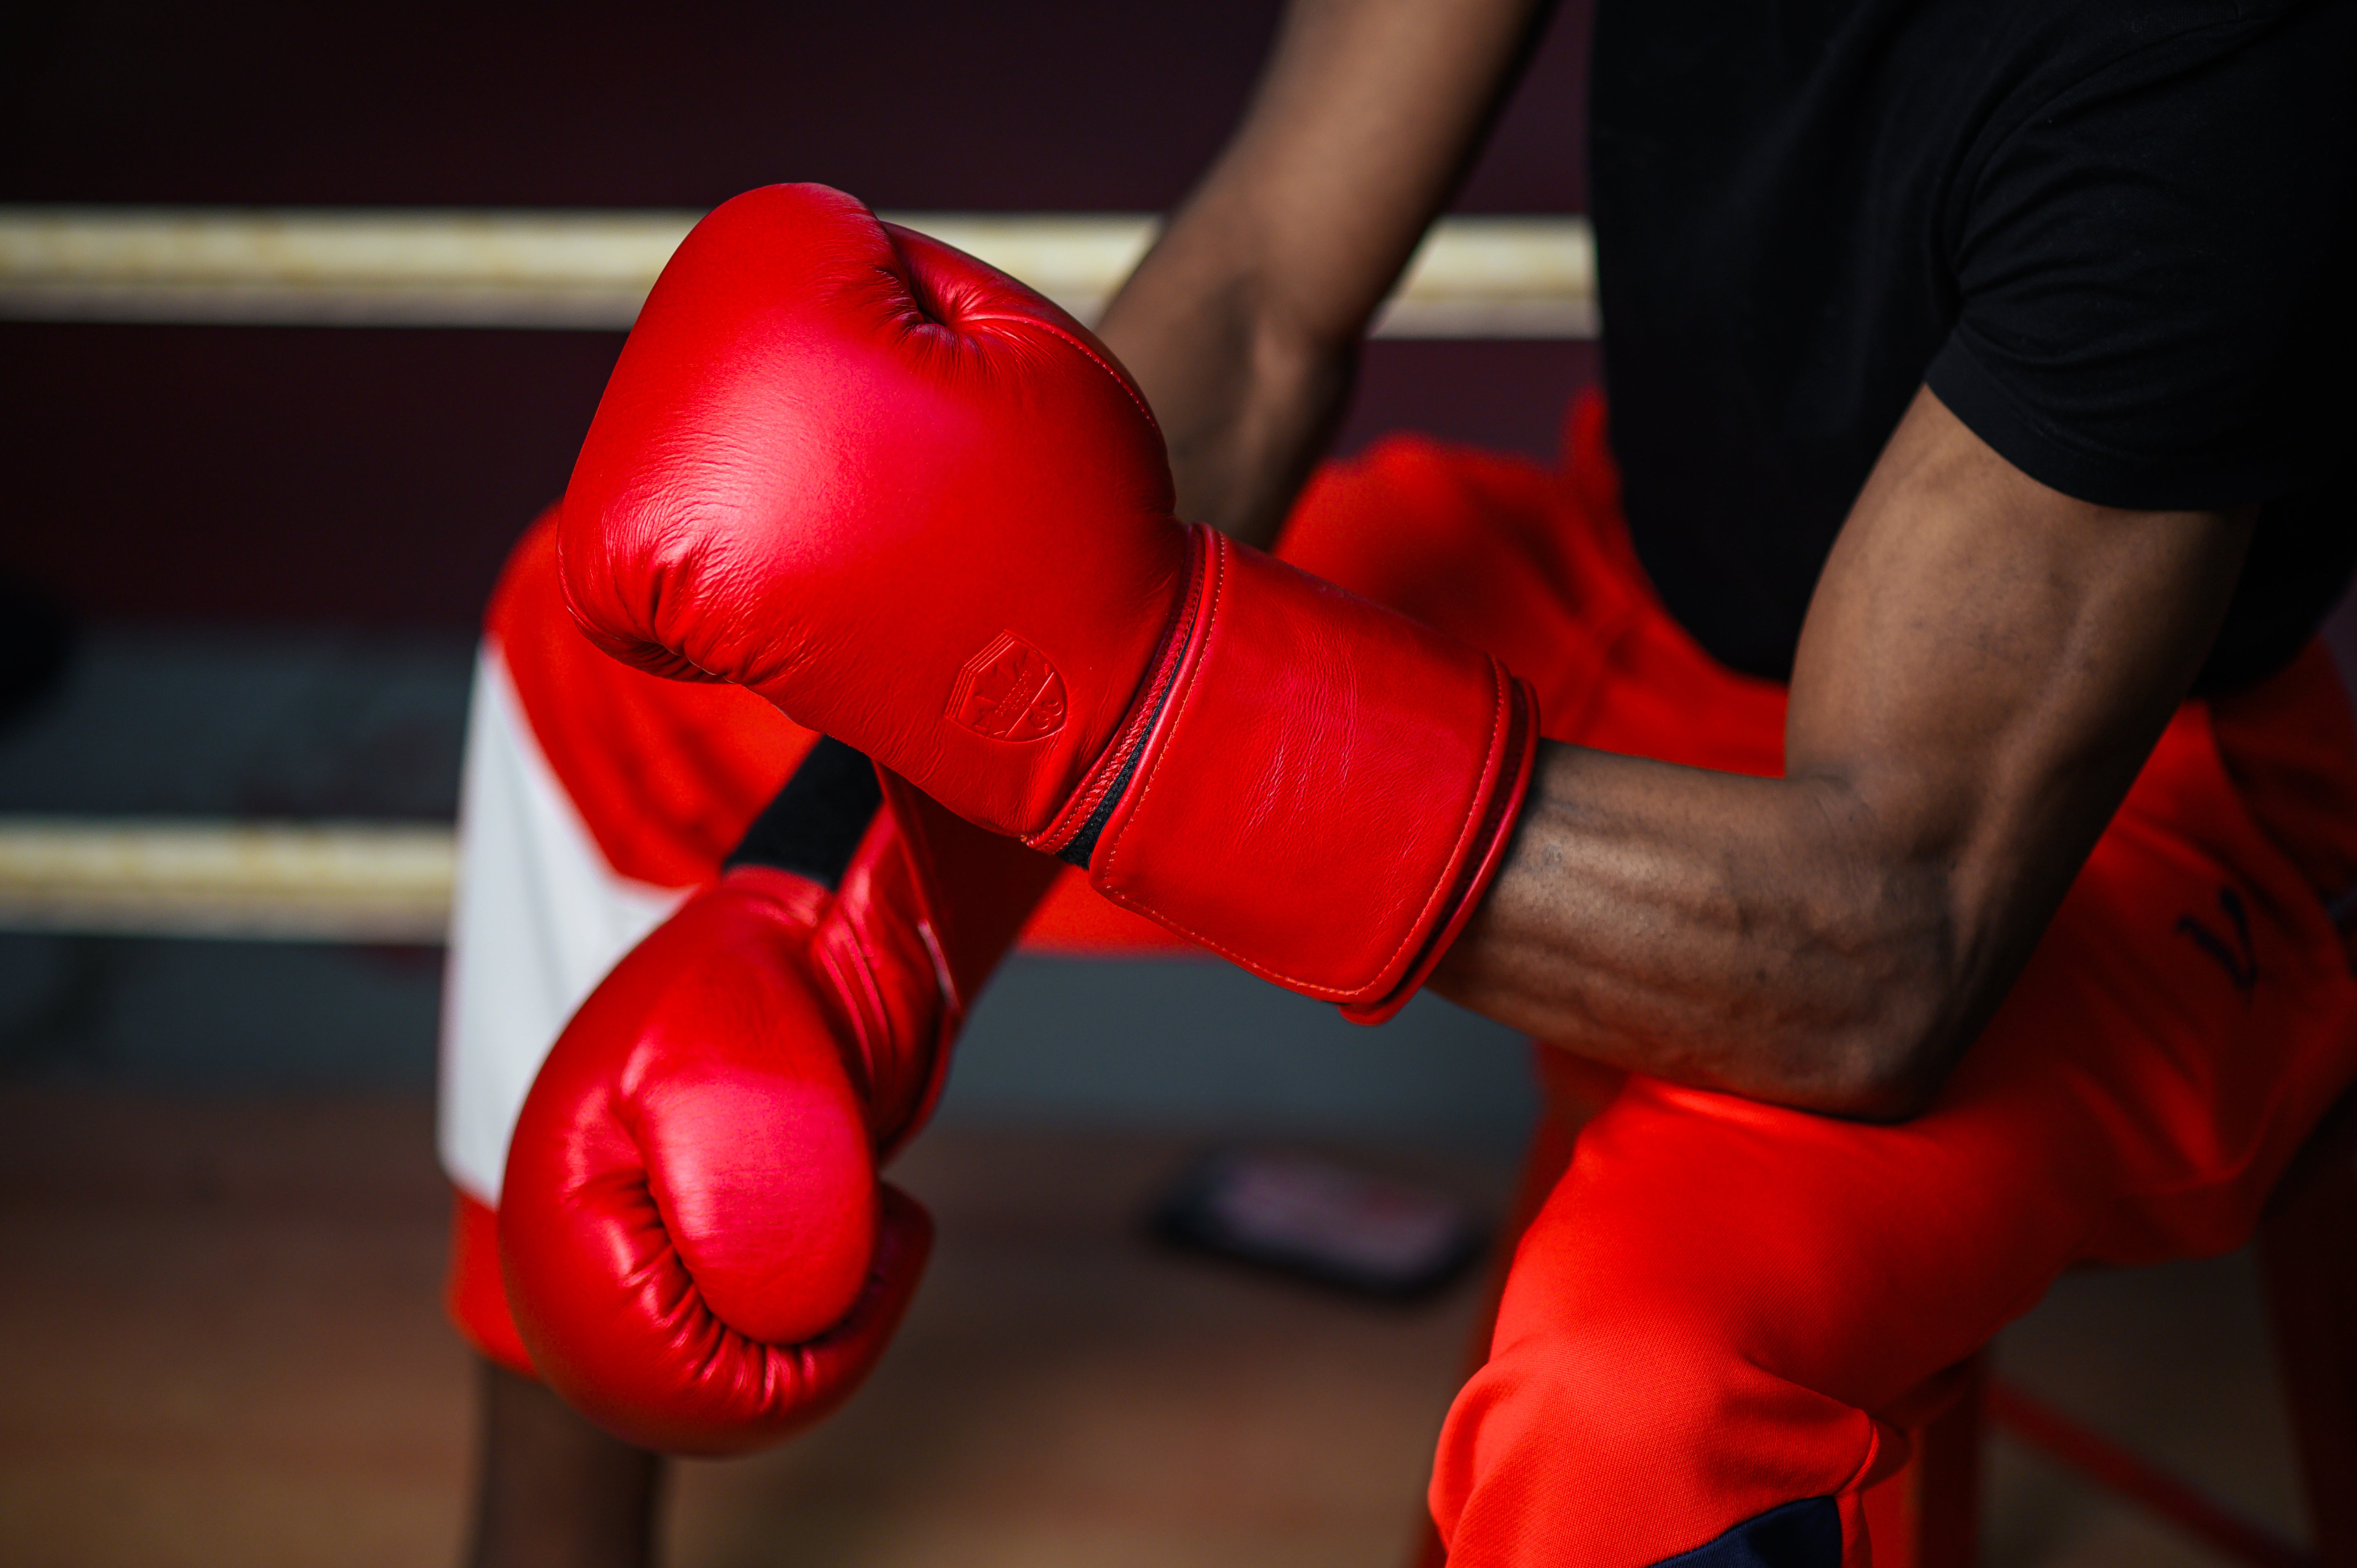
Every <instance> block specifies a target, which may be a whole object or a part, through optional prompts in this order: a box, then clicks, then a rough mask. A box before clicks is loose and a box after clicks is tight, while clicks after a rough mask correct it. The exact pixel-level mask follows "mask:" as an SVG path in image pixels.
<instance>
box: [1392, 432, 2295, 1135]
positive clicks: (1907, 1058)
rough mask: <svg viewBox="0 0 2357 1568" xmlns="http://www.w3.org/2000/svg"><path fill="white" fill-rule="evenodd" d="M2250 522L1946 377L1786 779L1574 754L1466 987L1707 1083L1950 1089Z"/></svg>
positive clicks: (1815, 1102)
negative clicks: (1990, 420)
mask: <svg viewBox="0 0 2357 1568" xmlns="http://www.w3.org/2000/svg"><path fill="white" fill-rule="evenodd" d="M2249 522H2250V518H2249V514H2248V512H2247V510H2245V511H2240V512H2234V513H2225V512H2136V511H2126V510H2115V509H2109V508H2104V507H2100V506H2095V505H2093V504H2091V503H2087V502H2083V501H2078V500H2074V499H2071V498H2069V497H2067V496H2063V495H2061V494H2060V493H2058V492H2056V491H2054V490H2051V489H2047V488H2046V487H2045V486H2043V485H2040V484H2039V483H2038V482H2037V481H2036V480H2034V479H2031V478H2029V476H2027V475H2026V474H2023V473H2021V472H2020V471H2019V470H2018V469H2016V468H2014V467H2011V465H2009V464H2008V463H2007V462H2006V461H2005V459H2003V458H2002V457H2001V456H1998V455H1997V454H1996V453H1995V452H1994V451H1993V450H1991V449H1990V448H1989V447H1988V446H1986V445H1985V444H1984V443H1982V442H1981V441H1980V440H1979V438H1978V437H1977V436H1975V435H1973V433H1972V432H1971V431H1970V430H1968V429H1966V428H1965V427H1964V425H1963V424H1961V423H1960V422H1959V421H1957V420H1956V418H1955V417H1954V416H1953V414H1951V413H1949V412H1948V411H1947V410H1946V409H1945V408H1943V407H1942V406H1941V404H1940V403H1939V401H1938V400H1937V399H1936V398H1934V397H1933V396H1932V394H1931V393H1930V392H1928V391H1926V392H1921V393H1919V394H1918V396H1917V398H1916V401H1915V403H1914V405H1913V406H1912V407H1911V408H1910V410H1909V412H1908V414H1907V416H1906V418H1905V419H1904V420H1903V421H1902V422H1901V423H1900V428H1899V430H1898V431H1897V432H1896V433H1895V434H1894V435H1892V437H1891V441H1890V445H1889V447H1888V448H1887V449H1886V450H1885V452H1884V454H1883V456H1882V458H1881V460H1880V461H1879V462H1878V464H1877V465H1876V467H1875V471H1874V473H1873V475H1872V476H1871V477H1870V478H1868V480H1867V486H1866V489H1865V490H1864V492H1863V493H1862V494H1861V495H1860V497H1859V499H1858V503H1857V507H1856V508H1855V509H1854V510H1853V511H1852V512H1851V515H1850V518H1849V521H1848V522H1847V523H1846V525H1845V527H1844V529H1843V532H1842V535H1841V537H1840V539H1839V540H1838V541H1837V542H1836V543H1835V547H1834V552H1833V555H1832V558H1831V559H1830V560H1829V561H1828V562H1827V564H1826V566H1825V571H1824V576H1823V577H1822V578H1821V579H1820V581H1819V583H1818V586H1817V595H1816V598H1815V599H1814V601H1813V603H1812V605H1811V607H1810V610H1809V621H1808V625H1807V627H1806V628H1805V629H1804V630H1803V634H1802V639H1801V647H1800V650H1799V653H1798V656H1797V658H1796V660H1795V663H1794V669H1793V678H1792V697H1791V703H1790V707H1789V709H1788V712H1787V716H1786V725H1785V735H1784V760H1785V767H1786V777H1785V778H1782V779H1745V778H1736V777H1731V776H1727V775H1723V774H1713V773H1707V772H1704V771H1701V770H1699V769H1695V768H1679V767H1674V766H1672V765H1669V764H1666V763H1657V762H1648V761H1642V760H1639V759H1634V758H1630V757H1616V756H1611V755H1609V754H1605V753H1601V752H1594V751H1586V750H1582V749H1580V748H1577V747H1575V746H1556V747H1553V748H1550V749H1549V750H1547V751H1546V752H1544V753H1543V754H1542V758H1541V771H1540V775H1539V777H1538V778H1537V779H1535V780H1534V784H1533V788H1532V794H1531V797H1530V800H1529V802H1528V803H1527V804H1526V805H1525V806H1524V808H1523V821H1522V822H1521V824H1520V826H1519V832H1518V836H1517V838H1516V841H1515V843H1514V845H1513V847H1512V853H1511V854H1510V855H1509V858H1508V861H1507V865H1505V867H1504V869H1503V870H1502V871H1501V873H1500V875H1499V878H1498V880H1497V882H1496V883H1495V884H1494V885H1493V886H1492V887H1491V890H1490V894H1489V896H1488V898H1487V899H1486V901H1485V902H1484V905H1483V907H1482V908H1481V909H1480V912H1478V913H1477V914H1476V916H1475V917H1474V918H1473V919H1472V920H1471V921H1470V922H1469V924H1468V926H1467V928H1466V929H1465V931H1464V932H1463V934H1462V935H1461V936H1460V937H1459V939H1458V943H1457V945H1456V947H1455V948H1454V949H1453V950H1451V952H1450V953H1449V955H1448V960H1447V961H1446V962H1445V963H1444V964H1443V965H1442V967H1441V970H1440V971H1439V972H1438V973H1437V974H1436V975H1435V977H1434V983H1435V985H1436V988H1437V989H1439V990H1440V991H1441V992H1442V993H1444V994H1446V995H1449V996H1452V997H1454V998H1456V999H1457V1000H1458V1001H1461V1002H1463V1003H1465V1004H1467V1005H1469V1006H1471V1007H1473V1008H1475V1009H1477V1010H1478V1011H1480V1012H1482V1013H1486V1014H1489V1015H1491V1016H1492V1017H1496V1018H1499V1019H1501V1020H1503V1021H1505V1022H1508V1023H1511V1024H1513V1025H1516V1026H1519V1027H1522V1028H1524V1029H1527V1030H1529V1031H1530V1032H1531V1033H1532V1034H1534V1035H1535V1036H1538V1037H1540V1038H1542V1039H1545V1040H1548V1041H1551V1042H1554V1043H1556V1044H1559V1045H1562V1046H1565V1047H1568V1048H1570V1049H1573V1050H1576V1051H1578V1052H1580V1053H1582V1054H1584V1055H1587V1056H1592V1057H1595V1058H1599V1059H1601V1060H1605V1061H1609V1062H1612V1063H1615V1064H1618V1065H1620V1066H1624V1067H1629V1068H1633V1069H1641V1070H1643V1071H1647V1072H1652V1073H1655V1074H1659V1075H1661V1076H1663V1077H1668V1078H1672V1079H1678V1080H1680V1081H1684V1082H1687V1083H1694V1084H1700V1085H1705V1086H1708V1087H1712V1088H1719V1089H1727V1090H1735V1091H1738V1092H1740V1093H1745V1094H1750V1095H1754V1096H1756V1097H1758V1098H1760V1099H1764V1100H1772V1101H1781V1102H1783V1103H1786V1104H1793V1105H1802V1106H1808V1107H1812V1108H1815V1109H1821V1110H1826V1111H1833V1112H1841V1113H1844V1114H1850V1115H1860V1116H1876V1117H1888V1116H1900V1115H1906V1114H1909V1113H1910V1112H1913V1111H1915V1110H1918V1109H1920V1108H1921V1107H1922V1106H1923V1105H1924V1104H1926V1103H1928V1102H1929V1101H1930V1098H1931V1096H1932V1094H1933V1093H1935V1092H1936V1090H1937V1089H1938V1087H1939V1084H1940V1083H1941V1081H1942V1079H1943V1078H1944V1077H1945V1075H1946V1073H1947V1072H1948V1070H1949V1069H1951V1068H1953V1065H1954V1064H1955V1062H1956V1060H1957V1059H1958V1058H1960V1057H1961V1056H1962V1054H1963V1053H1964V1050H1965V1048H1966V1047H1969V1045H1970V1044H1971V1042H1972V1040H1973V1038H1974V1036H1975V1035H1976V1034H1977V1033H1978V1032H1979V1030H1980V1028H1981V1026H1983V1025H1984V1024H1985V1023H1986V1021H1987V1019H1988V1018H1989V1017H1990V1015H1993V1014H1994V1013H1995V1011H1996V1007H1997V1005H1998V1004H2000V1003H2001V1002H2002V1001H2003V1000H2004V997H2005V994H2006V993H2007V990H2008V989H2009V988H2010V987H2011V985H2012V983H2013V981H2014V979H2015V977H2016V976H2017V975H2018V974H2019V972H2020V970H2021V966H2022V965H2023V964H2024V963H2025V962H2026V961H2028V959H2029V953H2030V951H2031V950H2032V949H2033V948H2034V946H2035V945H2036V943H2037V941H2038V939H2039V937H2040V935H2041V934H2042V933H2043V931H2044V929H2045V928H2046V923H2047V921H2048V920H2049V919H2050V918H2052V916H2053V913H2054V911H2055V909H2056V908H2058V907H2060V905H2061V900H2062V897H2063V895H2064V894H2065V893H2066V892H2067V891H2068V889H2069V887H2070V884H2071V881H2072V877H2073V876H2074V875H2076V874H2077V871H2078V868H2079V866H2080V865H2082V864H2083V861H2084V860H2085V858H2086V855H2087V854H2088V852H2089V851H2090V850H2091V849H2092V848H2093V845H2094V843H2095V841H2096V839H2097V838H2098V837H2099V836H2100V835H2101V833H2102V832H2103V830H2104V824H2105V823H2106V822H2108V821H2109V820H2110V818H2111V815H2112V812H2113V811H2114V809H2115V807H2117V805H2118V804H2119V802H2120V800H2121V799H2122V798H2123V797H2124V796H2125V795H2126V792H2127V789H2128V787H2129V785H2130V784H2131V783H2133V782H2134V780H2135V778H2136V769H2137V768H2138V767H2139V766H2141V764H2142V762H2143V760H2144V758H2145V757H2146V756H2147V754H2148V753H2149V752H2150V750H2151V748H2152V745H2153V743H2154V741H2155V740H2157V739H2158V737H2159V736H2160V733H2161V730H2162V729H2163V728H2164V727H2165V726H2166V725H2167V724H2168V722H2169V714H2171V713H2172V712H2173V711H2174V709H2175V707H2176V705H2177V703H2178V702H2179V700H2180V699H2181V698H2182V697H2183V695H2184V693H2185V690H2186V687H2187V685H2188V684H2189V683H2190V682H2191V680H2192V678H2193V673H2194V671H2195V670H2196V669H2197V668H2198V667H2199V665H2200V663H2201V656H2202V654H2203V652H2204V650H2207V648H2208V647H2209V645H2210V641H2211V639H2212V637H2213V636H2214V635H2215V633H2216V629H2217V626H2218V622H2219V618H2221V617H2222V615H2223V613H2224V609H2225V605H2226V600H2227V597H2228V596H2229V595H2230V594H2231V593H2232V592H2233V584H2234V579H2235V575H2236V573H2237V572H2239V571H2240V569H2241V565H2242V559H2243V551H2244V544H2245V542H2246V541H2247V539H2248V535H2249ZM1702 722H1707V721H1706V719H1705V720H1704V721H1702Z"/></svg>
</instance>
